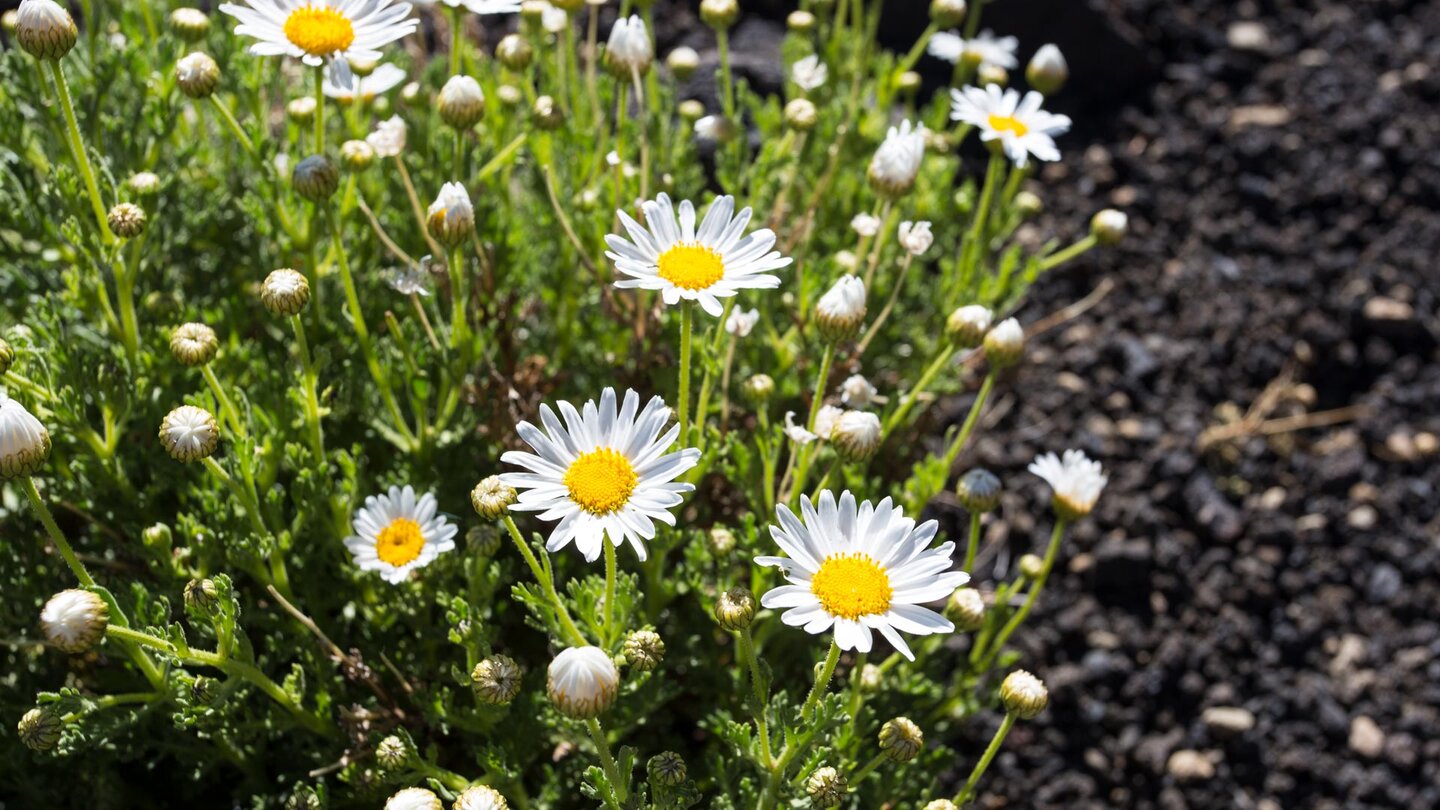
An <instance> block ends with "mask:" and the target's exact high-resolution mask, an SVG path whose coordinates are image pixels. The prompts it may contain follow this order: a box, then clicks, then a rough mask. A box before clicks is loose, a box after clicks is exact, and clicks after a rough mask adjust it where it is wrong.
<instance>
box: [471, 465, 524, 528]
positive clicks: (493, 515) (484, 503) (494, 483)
mask: <svg viewBox="0 0 1440 810" xmlns="http://www.w3.org/2000/svg"><path fill="white" fill-rule="evenodd" d="M515 499H516V493H515V488H514V487H512V486H510V485H508V484H506V483H504V482H502V481H501V480H500V476H498V475H491V476H487V477H486V478H485V479H484V480H482V481H481V482H480V483H478V484H476V485H475V488H474V489H472V490H470V505H471V506H472V507H474V508H475V514H477V515H479V516H480V517H482V518H485V519H486V520H499V519H500V518H502V517H504V516H505V513H506V512H508V511H509V510H510V505H511V504H513V503H515Z"/></svg>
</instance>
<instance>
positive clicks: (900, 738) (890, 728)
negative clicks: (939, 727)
mask: <svg viewBox="0 0 1440 810" xmlns="http://www.w3.org/2000/svg"><path fill="white" fill-rule="evenodd" d="M924 747H925V734H924V732H922V731H920V727H919V726H917V725H915V723H914V722H913V721H911V720H910V719H909V718H908V717H897V718H895V719H894V720H889V721H886V723H885V725H883V726H881V727H880V750H881V751H884V752H885V758H886V759H889V760H890V761H891V762H909V761H910V760H912V759H914V758H915V757H917V756H919V754H920V750H921V749H922V748H924Z"/></svg>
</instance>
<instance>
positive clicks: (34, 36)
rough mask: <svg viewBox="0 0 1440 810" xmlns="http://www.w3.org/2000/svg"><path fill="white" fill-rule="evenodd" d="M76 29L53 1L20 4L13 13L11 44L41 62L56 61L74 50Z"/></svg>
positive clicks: (61, 8) (68, 13)
mask: <svg viewBox="0 0 1440 810" xmlns="http://www.w3.org/2000/svg"><path fill="white" fill-rule="evenodd" d="M79 38H80V29H78V28H76V27H75V20H74V19H72V18H71V17H70V12H68V11H66V10H65V9H64V7H62V6H61V5H60V4H59V3H56V2H55V0H20V7H19V8H18V9H17V10H16V12H15V40H16V41H17V42H19V43H20V48H21V49H22V50H24V51H25V52H26V53H28V54H30V55H31V56H33V57H35V58H36V59H42V60H58V59H60V58H61V57H63V56H64V55H65V54H67V53H69V52H70V49H71V48H73V47H75V40H77V39H79Z"/></svg>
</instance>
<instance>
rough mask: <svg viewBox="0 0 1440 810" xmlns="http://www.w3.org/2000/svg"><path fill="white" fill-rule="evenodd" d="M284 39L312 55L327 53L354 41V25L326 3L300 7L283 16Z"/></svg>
mask: <svg viewBox="0 0 1440 810" xmlns="http://www.w3.org/2000/svg"><path fill="white" fill-rule="evenodd" d="M285 38H286V39H288V40H290V42H291V44H293V45H294V46H295V47H297V48H299V49H300V50H302V51H304V52H305V53H308V54H310V55H311V56H329V55H330V54H332V53H335V52H336V51H343V50H345V49H346V48H348V47H350V43H352V42H354V41H355V26H353V25H351V24H350V20H349V19H347V18H346V17H345V15H344V14H341V13H340V12H338V11H336V10H335V9H333V8H330V7H329V6H301V7H299V8H297V9H295V10H294V11H292V12H290V16H289V17H286V18H285Z"/></svg>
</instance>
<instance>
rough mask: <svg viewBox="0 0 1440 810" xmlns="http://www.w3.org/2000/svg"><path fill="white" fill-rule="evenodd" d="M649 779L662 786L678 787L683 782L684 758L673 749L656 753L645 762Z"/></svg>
mask: <svg viewBox="0 0 1440 810" xmlns="http://www.w3.org/2000/svg"><path fill="white" fill-rule="evenodd" d="M645 772H646V773H647V774H649V775H650V781H651V782H654V783H655V784H657V785H662V786H664V787H678V786H680V785H682V784H684V782H685V775H686V774H685V760H684V759H682V758H681V757H680V755H679V754H677V753H675V752H674V751H665V752H663V753H659V754H656V755H655V756H653V757H651V758H650V761H649V762H647V763H645Z"/></svg>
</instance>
